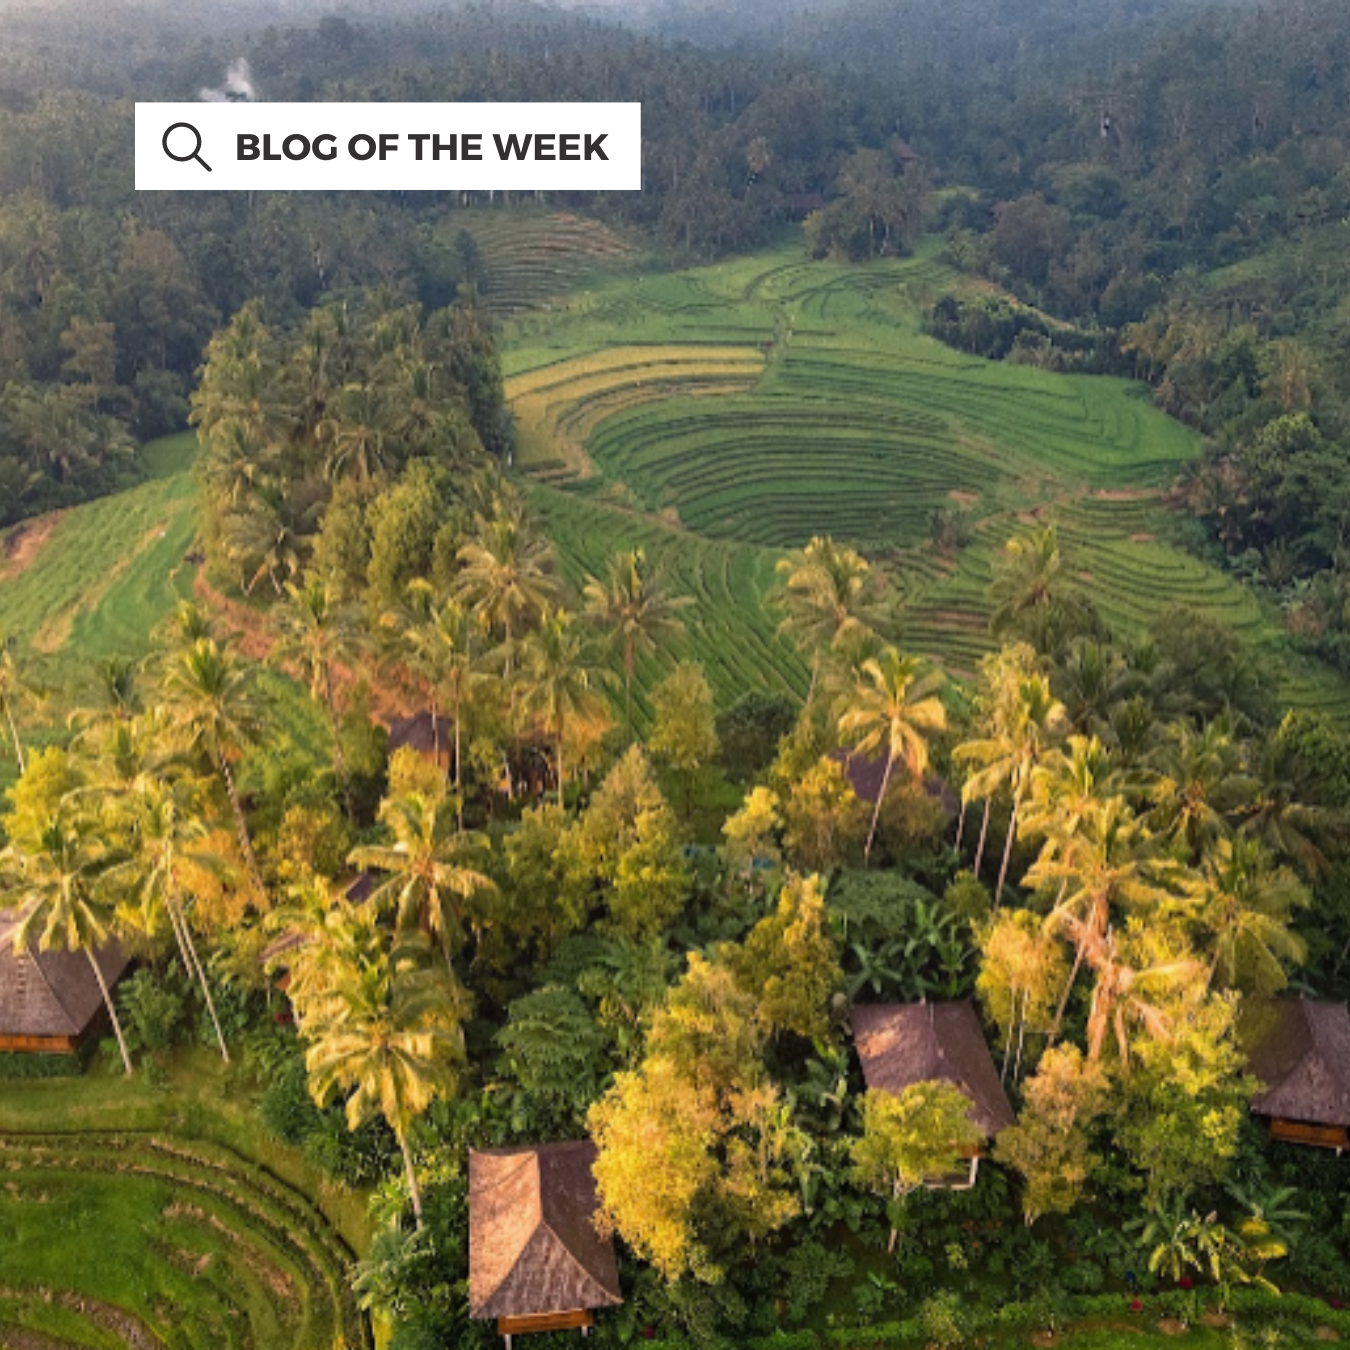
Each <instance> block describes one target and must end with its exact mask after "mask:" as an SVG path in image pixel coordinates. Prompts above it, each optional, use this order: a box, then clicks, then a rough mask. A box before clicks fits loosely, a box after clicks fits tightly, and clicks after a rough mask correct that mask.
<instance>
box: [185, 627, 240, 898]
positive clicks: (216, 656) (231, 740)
mask: <svg viewBox="0 0 1350 1350" xmlns="http://www.w3.org/2000/svg"><path fill="white" fill-rule="evenodd" d="M250 684H251V681H250V679H249V675H248V672H247V670H246V669H245V668H244V667H243V666H241V665H240V664H239V663H238V662H237V661H236V660H235V659H234V657H232V656H231V655H230V654H229V653H228V652H226V651H224V650H222V649H221V647H220V646H218V645H217V643H216V641H215V639H214V638H209V637H199V638H197V639H196V640H195V641H193V642H192V643H191V644H190V645H187V646H185V647H183V648H182V649H180V650H178V651H176V652H173V653H172V654H171V655H170V657H169V659H168V661H167V663H166V668H165V675H164V686H163V687H164V696H165V703H166V707H167V710H168V713H169V716H170V717H171V718H172V720H173V722H174V724H175V726H176V727H177V729H178V732H179V734H181V735H182V737H183V738H184V739H185V740H186V742H187V745H188V748H189V749H192V750H196V751H199V752H200V753H201V754H202V755H203V756H204V758H205V759H206V761H207V763H209V764H210V765H211V766H212V770H213V772H219V774H220V776H221V781H222V782H223V783H224V785H225V792H226V794H227V795H228V797H229V799H230V809H231V810H232V811H233V812H234V823H235V830H236V831H237V833H238V835H239V847H240V849H241V850H242V851H243V855H244V861H245V863H246V865H247V867H248V874H249V879H250V880H251V881H252V883H253V887H254V890H255V891H256V892H257V893H258V895H260V896H261V895H263V894H264V888H263V881H262V875H261V873H260V872H259V871H258V860H257V858H256V857H255V856H254V853H253V841H252V840H251V839H250V838H249V833H248V822H247V820H245V818H244V807H243V804H242V803H241V802H240V800H239V791H238V789H237V788H236V787H235V782H234V773H233V771H232V770H231V768H230V765H231V763H232V762H233V761H235V760H237V759H238V758H239V756H240V755H241V754H242V753H243V751H244V749H245V747H247V746H249V745H253V744H255V743H256V742H257V740H258V739H259V737H260V736H261V734H262V729H263V718H262V712H261V709H260V708H259V706H258V703H257V701H256V699H255V698H254V695H253V692H252V690H251V688H250Z"/></svg>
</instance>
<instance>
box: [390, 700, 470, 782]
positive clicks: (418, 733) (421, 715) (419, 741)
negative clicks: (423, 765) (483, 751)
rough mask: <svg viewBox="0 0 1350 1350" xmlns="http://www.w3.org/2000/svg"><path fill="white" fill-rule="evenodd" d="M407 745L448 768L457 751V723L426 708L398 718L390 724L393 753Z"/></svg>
mask: <svg viewBox="0 0 1350 1350" xmlns="http://www.w3.org/2000/svg"><path fill="white" fill-rule="evenodd" d="M405 745H406V746H408V747H410V748H411V749H413V750H416V751H417V753H418V754H419V755H426V756H427V757H428V758H429V759H433V760H435V761H436V763H437V764H439V765H440V766H441V767H442V768H448V767H449V765H450V761H451V758H452V756H453V755H454V749H455V724H454V723H453V722H452V721H451V720H450V719H449V718H448V717H440V716H437V715H433V714H432V713H431V712H430V711H429V710H427V709H426V708H423V709H422V711H421V712H415V713H413V714H412V716H411V717H396V718H394V720H393V721H392V722H390V724H389V753H390V754H391V755H392V754H393V753H394V751H395V750H401V749H402V748H403V747H404V746H405Z"/></svg>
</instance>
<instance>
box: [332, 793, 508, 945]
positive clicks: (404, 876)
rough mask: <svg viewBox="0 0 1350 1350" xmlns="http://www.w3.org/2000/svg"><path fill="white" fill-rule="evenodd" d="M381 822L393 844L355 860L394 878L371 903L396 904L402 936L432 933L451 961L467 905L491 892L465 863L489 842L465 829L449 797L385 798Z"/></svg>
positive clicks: (357, 853)
mask: <svg viewBox="0 0 1350 1350" xmlns="http://www.w3.org/2000/svg"><path fill="white" fill-rule="evenodd" d="M380 821H381V822H382V823H383V824H384V825H385V826H386V827H387V828H388V830H389V831H390V833H392V834H393V836H394V842H393V843H392V844H369V845H365V846H363V847H361V848H357V849H354V850H353V851H352V854H351V858H350V861H351V862H352V864H353V866H356V867H361V868H367V867H370V868H374V869H376V870H377V871H380V872H387V873H388V874H389V876H388V878H387V879H386V880H385V881H384V883H383V884H382V885H380V886H379V887H378V888H377V889H376V890H375V892H374V894H373V895H372V896H371V899H372V901H374V903H375V904H376V906H377V907H383V906H385V905H387V904H389V903H390V902H391V901H392V902H393V903H394V905H395V906H396V915H397V920H396V922H397V927H398V930H399V932H402V933H406V932H412V931H414V930H418V929H420V930H423V931H425V932H428V933H431V934H432V935H434V936H435V937H436V938H437V939H438V940H439V942H440V944H441V949H442V950H443V951H444V953H445V955H446V958H447V960H448V959H449V957H450V956H451V955H452V954H453V953H454V952H455V951H457V950H458V949H459V947H461V946H462V945H463V942H464V927H465V920H466V917H467V908H466V906H465V904H464V902H465V901H467V900H470V899H472V898H473V896H475V895H477V894H478V893H479V892H480V891H485V890H490V889H492V882H491V881H489V880H488V878H487V877H486V876H484V875H483V874H482V873H481V872H478V871H475V870H474V869H473V868H471V867H466V866H464V865H463V863H462V859H463V858H464V856H465V855H466V854H472V853H477V852H481V851H483V850H484V849H485V848H486V847H487V841H486V839H485V838H484V837H483V836H482V835H480V834H473V833H468V832H465V831H462V830H460V829H459V828H458V827H457V824H456V821H455V818H454V816H453V814H452V812H451V806H450V803H449V802H447V801H446V800H445V799H444V798H442V797H439V796H437V797H427V796H423V795H422V794H421V793H420V792H411V793H408V794H407V795H405V796H402V797H386V798H385V799H384V801H383V802H381V803H380Z"/></svg>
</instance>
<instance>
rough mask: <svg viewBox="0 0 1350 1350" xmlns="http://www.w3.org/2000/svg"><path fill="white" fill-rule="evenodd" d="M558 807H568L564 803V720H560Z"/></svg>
mask: <svg viewBox="0 0 1350 1350" xmlns="http://www.w3.org/2000/svg"><path fill="white" fill-rule="evenodd" d="M558 805H559V807H561V808H565V807H566V803H565V802H564V801H563V724H562V718H561V717H560V718H559V719H558Z"/></svg>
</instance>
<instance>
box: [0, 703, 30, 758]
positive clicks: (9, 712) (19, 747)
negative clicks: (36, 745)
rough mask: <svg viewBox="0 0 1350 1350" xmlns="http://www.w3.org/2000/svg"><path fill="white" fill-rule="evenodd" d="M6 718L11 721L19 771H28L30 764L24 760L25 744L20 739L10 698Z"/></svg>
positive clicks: (11, 736) (10, 725)
mask: <svg viewBox="0 0 1350 1350" xmlns="http://www.w3.org/2000/svg"><path fill="white" fill-rule="evenodd" d="M5 720H6V721H7V722H8V723H9V735H10V739H11V740H12V741H13V742H14V758H15V759H16V760H17V761H18V764H19V772H20V773H21V774H22V773H27V772H28V765H27V764H26V763H25V762H24V757H23V746H22V744H21V743H20V741H19V728H18V727H17V726H15V725H14V708H13V706H12V705H11V704H10V702H9V700H8V699H6V700H5Z"/></svg>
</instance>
